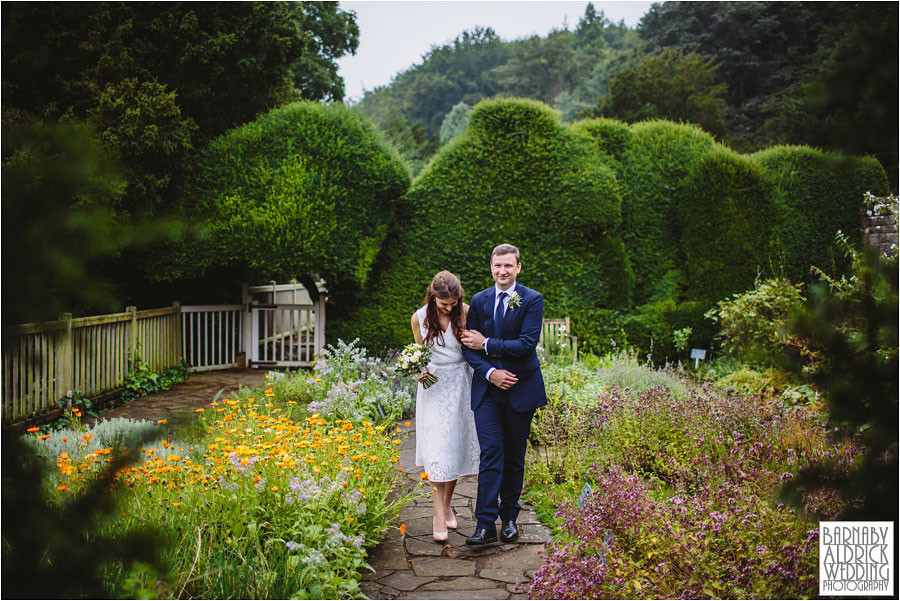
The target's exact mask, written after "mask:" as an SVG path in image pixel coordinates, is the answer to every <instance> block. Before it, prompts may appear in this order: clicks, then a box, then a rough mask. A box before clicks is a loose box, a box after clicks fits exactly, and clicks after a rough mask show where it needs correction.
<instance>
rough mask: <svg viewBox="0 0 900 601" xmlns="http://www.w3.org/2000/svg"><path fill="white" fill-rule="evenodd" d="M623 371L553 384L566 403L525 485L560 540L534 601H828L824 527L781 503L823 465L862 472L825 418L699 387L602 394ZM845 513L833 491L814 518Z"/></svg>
mask: <svg viewBox="0 0 900 601" xmlns="http://www.w3.org/2000/svg"><path fill="white" fill-rule="evenodd" d="M615 368H616V366H615V365H611V366H609V367H606V368H601V370H600V371H599V372H598V373H597V374H596V375H595V376H589V375H585V370H584V369H582V368H578V367H576V368H574V369H573V372H572V373H569V374H566V373H557V372H554V371H553V370H550V372H549V373H550V377H548V379H547V382H548V393H549V395H550V397H551V400H552V401H553V400H554V399H555V402H551V404H549V405H548V406H547V407H546V408H544V409H542V410H541V411H539V414H538V416H537V418H536V420H535V424H534V427H533V433H534V437H535V438H534V440H533V442H536V443H538V444H537V445H536V449H535V450H534V451H533V452H531V453H529V457H528V465H527V468H526V469H527V471H526V480H527V483H528V484H529V496H530V499H531V500H532V501H533V502H534V503H535V505H536V506H537V507H538V508H539V509H540V510H541V512H542V517H545V518H546V519H548V520H550V521H552V522H553V524H554V525H555V526H556V535H555V538H554V541H553V542H552V543H551V544H550V545H549V547H548V551H547V554H548V555H547V560H546V561H545V564H544V566H543V568H542V569H541V570H540V571H538V572H537V573H536V574H535V577H534V579H533V581H532V583H531V589H530V591H529V595H530V597H531V598H553V599H592V598H802V597H808V596H814V595H816V593H817V590H818V589H817V574H818V541H817V536H818V531H817V525H818V524H817V520H816V519H815V518H813V517H807V516H806V515H804V512H801V511H795V510H793V509H791V508H789V507H788V506H786V505H784V504H782V502H781V501H780V499H779V498H778V497H777V495H776V493H777V491H778V489H779V487H780V485H781V484H782V483H784V482H786V481H789V480H790V479H791V478H793V474H796V473H798V471H799V470H800V469H801V468H802V467H803V466H804V465H808V464H809V462H810V460H811V459H812V458H814V457H815V458H827V459H828V460H830V461H831V462H833V463H834V464H837V465H843V466H845V467H847V468H849V466H850V465H852V463H853V460H854V457H855V456H856V455H857V453H858V449H857V448H855V447H854V446H852V445H829V444H827V441H826V436H825V428H824V421H823V420H822V418H821V417H820V416H819V415H818V414H817V413H815V412H814V411H812V410H808V409H805V408H801V407H790V406H788V405H787V404H786V403H782V402H777V401H774V402H763V401H761V400H760V399H759V398H756V397H749V396H728V395H726V394H724V393H722V392H721V391H719V390H716V389H714V388H712V387H711V386H707V387H700V386H698V385H696V384H691V383H689V382H682V383H680V386H683V387H684V392H683V393H681V391H679V392H680V393H679V394H673V393H672V392H671V391H670V390H669V388H667V387H663V386H657V387H651V388H648V389H646V390H644V391H643V392H640V393H637V394H635V393H633V392H631V391H629V390H627V389H622V388H619V387H617V386H615V385H614V386H613V387H611V388H608V387H604V386H602V385H601V384H598V382H603V381H606V382H608V381H610V378H609V374H605V373H603V371H604V369H615ZM573 383H574V385H573ZM583 390H591V392H592V394H593V398H592V399H589V398H585V395H582V394H579V391H583ZM559 391H563V392H564V393H565V394H564V395H563V396H562V397H559V395H558V394H557V393H558V392H559ZM570 401H571V402H570ZM585 484H588V485H589V486H590V487H591V489H592V491H593V493H592V494H586V495H584V496H583V497H580V493H581V492H582V488H583V487H584V486H585ZM576 499H579V500H580V501H581V502H580V505H581V506H579V503H578V502H576ZM843 507H844V505H843V501H842V500H841V499H839V498H838V496H837V495H836V494H834V493H829V492H827V491H820V492H819V493H818V494H814V495H811V496H810V497H808V499H807V505H806V507H805V508H804V509H805V510H806V511H808V512H809V513H810V514H812V513H813V512H816V513H818V514H820V515H825V516H835V515H837V514H838V513H839V511H840V510H841V509H842V508H843Z"/></svg>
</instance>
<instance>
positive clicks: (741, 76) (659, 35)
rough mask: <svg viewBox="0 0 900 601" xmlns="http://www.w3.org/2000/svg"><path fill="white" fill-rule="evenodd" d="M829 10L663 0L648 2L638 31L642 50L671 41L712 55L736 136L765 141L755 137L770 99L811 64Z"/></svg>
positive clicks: (740, 140)
mask: <svg viewBox="0 0 900 601" xmlns="http://www.w3.org/2000/svg"><path fill="white" fill-rule="evenodd" d="M826 10H827V6H826V3H818V2H666V3H661V4H654V5H653V6H651V8H650V10H649V11H648V12H647V14H646V15H644V17H643V18H642V19H641V23H640V25H639V26H638V33H639V34H640V36H641V38H642V39H643V40H644V42H645V44H646V46H645V49H646V51H647V52H650V53H653V54H655V53H659V52H661V51H662V50H663V49H664V48H672V49H674V50H680V51H683V52H692V51H695V52H697V53H698V54H701V55H703V56H705V57H708V58H712V59H714V61H715V62H716V64H717V65H718V75H717V82H724V83H726V84H727V85H728V94H727V96H726V98H725V99H726V102H727V106H728V114H727V118H728V121H729V123H730V128H731V133H732V135H733V141H734V143H735V144H736V145H737V147H738V148H743V149H748V148H753V147H757V146H759V145H763V144H766V143H768V142H770V140H765V139H760V138H759V136H758V132H759V131H760V128H761V126H762V124H763V122H764V121H765V120H766V119H767V118H768V117H769V116H770V113H769V111H770V110H771V109H770V108H769V107H768V101H769V98H770V97H771V96H772V95H774V94H776V93H777V92H779V91H781V90H783V89H784V88H785V87H787V86H788V85H790V84H791V83H792V82H794V81H795V80H796V79H797V77H798V76H799V74H800V73H802V72H803V70H804V69H805V68H806V66H807V65H808V64H809V62H810V60H811V57H812V55H813V53H814V52H815V51H816V47H817V43H818V36H819V34H820V32H821V31H822V27H823V24H824V20H823V15H824V14H825V13H826Z"/></svg>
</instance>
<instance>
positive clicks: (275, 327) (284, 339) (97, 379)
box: [0, 284, 325, 424]
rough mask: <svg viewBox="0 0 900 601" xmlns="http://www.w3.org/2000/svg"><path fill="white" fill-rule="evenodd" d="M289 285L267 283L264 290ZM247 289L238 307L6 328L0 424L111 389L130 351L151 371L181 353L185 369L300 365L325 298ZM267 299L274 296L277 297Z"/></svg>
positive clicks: (320, 330) (311, 354)
mask: <svg viewBox="0 0 900 601" xmlns="http://www.w3.org/2000/svg"><path fill="white" fill-rule="evenodd" d="M299 287H300V285H299V284H290V285H283V286H280V287H278V286H275V287H273V290H276V291H277V290H280V289H281V288H285V289H288V288H290V289H291V290H290V292H291V294H293V295H294V297H296V291H295V290H293V288H299ZM250 290H252V289H249V288H248V289H246V290H245V291H244V295H243V296H244V303H243V304H239V305H237V304H236V305H191V306H181V304H180V303H173V304H172V306H171V307H165V308H162V309H150V310H146V311H138V310H137V309H136V308H135V307H128V309H127V310H126V311H125V312H124V313H114V314H112V315H99V316H94V317H80V318H77V319H73V318H72V316H71V315H70V314H67V315H64V316H63V317H62V319H59V320H57V321H50V322H44V323H33V324H24V325H19V326H14V327H13V328H12V329H11V335H10V336H8V337H7V338H6V344H8V348H4V349H3V380H2V390H0V394H2V403H3V423H4V424H9V423H21V422H24V421H28V420H31V419H33V418H37V417H40V416H46V415H47V414H50V413H52V412H55V411H59V408H60V403H61V402H65V400H66V399H67V398H73V397H79V398H90V399H104V398H108V397H113V396H116V395H118V394H120V393H121V391H122V389H123V387H124V385H125V378H126V376H127V375H128V371H129V369H130V366H131V365H132V362H133V360H134V357H135V353H140V356H141V358H142V360H143V361H144V362H145V363H147V365H148V366H149V367H150V369H152V370H153V371H155V372H160V371H163V370H164V369H166V368H169V367H172V366H174V365H177V364H178V363H179V362H181V361H182V360H184V361H185V362H186V363H187V364H188V369H189V370H190V371H195V372H199V371H209V370H214V369H226V368H229V367H237V366H240V365H242V364H244V362H246V364H249V365H253V366H256V367H269V368H270V367H303V366H307V367H308V366H309V365H311V364H312V361H313V359H314V358H315V356H316V355H317V354H318V353H319V352H320V351H321V350H322V346H323V345H324V344H325V299H324V296H322V297H321V298H320V299H319V300H317V301H315V302H311V303H310V304H275V305H270V304H262V305H261V304H259V302H258V300H255V299H253V297H252V295H251V294H250ZM276 300H282V299H277V298H276Z"/></svg>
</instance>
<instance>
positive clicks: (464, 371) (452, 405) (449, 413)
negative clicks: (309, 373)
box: [411, 271, 480, 542]
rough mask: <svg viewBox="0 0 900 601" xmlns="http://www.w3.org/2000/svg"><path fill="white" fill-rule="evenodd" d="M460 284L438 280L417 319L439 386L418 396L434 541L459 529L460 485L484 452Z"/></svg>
mask: <svg viewBox="0 0 900 601" xmlns="http://www.w3.org/2000/svg"><path fill="white" fill-rule="evenodd" d="M463 295H464V293H463V289H462V285H460V283H459V278H458V277H456V276H455V275H453V274H452V273H450V272H449V271H441V272H439V273H438V274H437V275H435V276H434V279H432V280H431V284H430V285H429V286H428V292H427V293H426V294H425V306H424V307H421V308H420V309H419V310H418V311H416V312H415V313H413V316H412V320H411V323H412V331H413V337H414V338H415V339H416V342H418V343H419V344H425V345H427V346H428V347H430V348H431V363H429V364H428V369H429V371H430V372H431V373H433V374H434V375H435V376H437V377H438V381H437V382H436V383H435V384H433V385H432V386H430V387H429V388H427V389H426V388H425V387H424V386H422V384H421V382H420V383H419V388H418V392H417V394H416V465H421V466H423V467H424V468H425V473H426V474H428V481H429V482H430V483H431V486H432V494H431V499H432V502H433V504H434V516H433V518H432V527H433V534H432V536H433V537H434V540H436V541H438V542H444V541H446V540H447V539H448V538H449V534H448V532H447V529H448V528H451V529H453V528H456V526H457V522H456V516H455V515H454V514H453V510H452V508H451V507H450V500H451V498H452V497H453V490H454V489H455V488H456V480H457V479H458V478H460V477H461V476H468V475H472V474H477V473H478V457H479V454H480V448H479V446H478V438H477V436H476V434H475V414H474V413H472V409H471V395H472V391H471V385H472V368H471V367H469V364H468V363H466V360H465V359H464V358H463V356H462V351H461V350H460V345H459V339H460V336H461V334H462V331H463V329H465V327H466V313H467V312H468V310H469V307H468V305H466V304H465V303H463Z"/></svg>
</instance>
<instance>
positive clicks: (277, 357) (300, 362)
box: [248, 303, 325, 367]
mask: <svg viewBox="0 0 900 601" xmlns="http://www.w3.org/2000/svg"><path fill="white" fill-rule="evenodd" d="M323 307H324V303H316V304H312V305H305V304H284V303H279V304H274V305H262V304H253V305H250V340H249V344H248V347H249V348H248V350H249V351H250V354H249V365H250V366H251V367H309V366H311V365H312V362H313V360H314V359H315V356H316V353H317V352H318V351H319V350H321V348H322V347H323V345H324V343H325V336H324V334H325V314H324V313H325V312H324V310H322V309H323Z"/></svg>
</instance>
